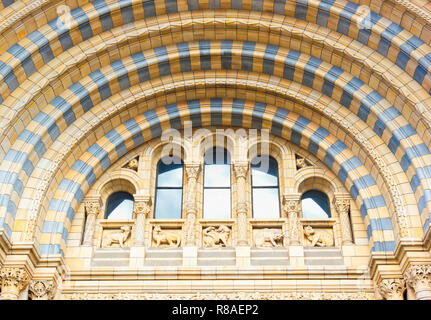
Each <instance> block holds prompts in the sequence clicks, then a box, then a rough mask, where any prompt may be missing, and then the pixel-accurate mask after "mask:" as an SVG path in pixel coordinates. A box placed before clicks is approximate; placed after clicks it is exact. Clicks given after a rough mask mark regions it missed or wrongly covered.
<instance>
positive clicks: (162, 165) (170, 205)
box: [154, 157, 183, 219]
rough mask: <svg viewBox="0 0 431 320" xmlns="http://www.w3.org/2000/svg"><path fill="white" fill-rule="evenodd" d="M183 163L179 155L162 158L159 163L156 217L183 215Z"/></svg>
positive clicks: (164, 217)
mask: <svg viewBox="0 0 431 320" xmlns="http://www.w3.org/2000/svg"><path fill="white" fill-rule="evenodd" d="M182 198H183V163H182V160H181V159H180V158H178V157H169V158H168V157H165V158H162V159H161V160H160V161H159V163H158V164H157V187H156V201H155V209H154V217H155V218H157V219H180V218H181V217H182V214H181V212H182Z"/></svg>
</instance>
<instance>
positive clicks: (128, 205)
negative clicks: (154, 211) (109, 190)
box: [105, 191, 133, 220]
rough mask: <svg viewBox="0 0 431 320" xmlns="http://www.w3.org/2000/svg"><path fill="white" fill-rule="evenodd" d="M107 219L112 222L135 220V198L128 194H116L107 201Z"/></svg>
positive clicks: (120, 192) (121, 192)
mask: <svg viewBox="0 0 431 320" xmlns="http://www.w3.org/2000/svg"><path fill="white" fill-rule="evenodd" d="M105 218H106V219H110V220H118V219H132V218H133V196H132V195H131V194H130V193H128V192H123V191H119V192H115V193H113V194H111V195H110V196H109V197H108V200H107V201H106V213H105Z"/></svg>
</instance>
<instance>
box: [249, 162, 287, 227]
mask: <svg viewBox="0 0 431 320" xmlns="http://www.w3.org/2000/svg"><path fill="white" fill-rule="evenodd" d="M265 159H268V161H266V160H265ZM263 160H265V161H263ZM251 187H252V198H253V217H254V218H263V219H270V218H280V195H279V186H278V163H277V161H276V160H275V159H274V158H273V157H261V158H260V161H258V158H257V157H256V158H254V159H253V160H252V161H251Z"/></svg>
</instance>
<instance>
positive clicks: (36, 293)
mask: <svg viewBox="0 0 431 320" xmlns="http://www.w3.org/2000/svg"><path fill="white" fill-rule="evenodd" d="M55 290H56V285H55V282H54V281H53V280H32V281H30V285H29V288H28V295H29V297H30V299H31V300H52V299H53V298H54V295H55Z"/></svg>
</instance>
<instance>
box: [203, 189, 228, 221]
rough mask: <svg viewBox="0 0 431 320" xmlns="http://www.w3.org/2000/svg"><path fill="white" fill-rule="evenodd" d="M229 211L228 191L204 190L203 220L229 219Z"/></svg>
mask: <svg viewBox="0 0 431 320" xmlns="http://www.w3.org/2000/svg"><path fill="white" fill-rule="evenodd" d="M230 210H231V205H230V189H205V190H204V219H229V218H230Z"/></svg>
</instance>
